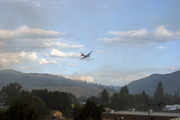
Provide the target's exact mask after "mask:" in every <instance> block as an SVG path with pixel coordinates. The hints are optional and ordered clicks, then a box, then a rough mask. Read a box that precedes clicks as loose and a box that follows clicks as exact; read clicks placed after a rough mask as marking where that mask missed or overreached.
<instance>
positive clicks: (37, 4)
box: [32, 1, 42, 6]
mask: <svg viewBox="0 0 180 120" xmlns="http://www.w3.org/2000/svg"><path fill="white" fill-rule="evenodd" d="M32 3H33V4H34V6H42V5H41V3H40V2H39V1H35V2H32Z"/></svg>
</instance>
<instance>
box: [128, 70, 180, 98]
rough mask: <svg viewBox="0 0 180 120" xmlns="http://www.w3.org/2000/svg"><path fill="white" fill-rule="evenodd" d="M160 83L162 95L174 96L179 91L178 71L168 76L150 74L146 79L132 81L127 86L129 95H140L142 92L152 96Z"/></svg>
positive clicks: (179, 72) (179, 74)
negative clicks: (162, 89) (162, 90)
mask: <svg viewBox="0 0 180 120" xmlns="http://www.w3.org/2000/svg"><path fill="white" fill-rule="evenodd" d="M159 81H161V82H162V84H163V88H164V93H169V94H172V95H174V92H175V91H180V87H179V86H178V85H180V70H179V71H175V72H172V73H168V74H156V73H155V74H152V75H150V76H148V77H145V78H142V79H139V80H136V81H133V82H131V83H129V84H128V85H127V87H128V89H129V93H130V94H136V93H142V91H143V90H144V91H145V92H146V93H147V94H148V95H152V96H153V95H154V92H155V90H156V87H157V84H158V82H159Z"/></svg>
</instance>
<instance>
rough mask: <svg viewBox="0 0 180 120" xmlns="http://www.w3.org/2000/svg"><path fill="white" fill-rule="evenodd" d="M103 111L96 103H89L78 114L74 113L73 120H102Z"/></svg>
mask: <svg viewBox="0 0 180 120" xmlns="http://www.w3.org/2000/svg"><path fill="white" fill-rule="evenodd" d="M102 110H103V107H102V106H98V105H97V104H96V103H95V102H94V101H87V102H86V104H85V106H84V107H83V108H82V109H81V110H80V112H79V113H78V114H77V113H76V114H75V113H73V120H102ZM74 111H75V110H74ZM76 112H77V111H76Z"/></svg>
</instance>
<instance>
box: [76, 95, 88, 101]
mask: <svg viewBox="0 0 180 120" xmlns="http://www.w3.org/2000/svg"><path fill="white" fill-rule="evenodd" d="M86 101H87V97H86V96H81V97H79V98H77V102H86Z"/></svg>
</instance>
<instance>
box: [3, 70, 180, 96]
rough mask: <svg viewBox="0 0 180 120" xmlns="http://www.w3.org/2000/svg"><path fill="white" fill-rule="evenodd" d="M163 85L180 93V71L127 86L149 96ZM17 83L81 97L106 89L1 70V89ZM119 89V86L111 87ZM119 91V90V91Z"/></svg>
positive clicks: (68, 80)
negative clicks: (158, 86)
mask: <svg viewBox="0 0 180 120" xmlns="http://www.w3.org/2000/svg"><path fill="white" fill-rule="evenodd" d="M159 81H161V82H162V84H163V88H164V92H165V93H166V92H167V93H169V94H172V95H174V92H175V91H180V87H179V85H180V71H176V72H173V73H170V74H164V75H162V74H152V75H150V76H148V77H146V78H142V79H139V80H136V81H133V82H131V83H129V84H128V85H127V87H128V89H129V93H130V94H135V93H142V91H143V90H144V91H145V92H146V93H147V94H149V95H153V94H154V91H155V90H156V87H157V84H158V82H159ZM14 82H17V83H19V84H20V85H22V87H23V89H25V90H29V91H30V90H32V89H48V90H50V91H56V90H57V91H63V92H71V93H72V94H74V95H76V97H80V96H92V95H94V96H97V95H99V93H100V92H102V90H103V89H104V86H100V85H97V84H94V83H91V84H89V83H87V82H82V81H75V80H71V79H67V78H64V77H62V76H57V75H51V74H38V73H22V72H18V71H15V70H1V71H0V89H1V88H2V87H3V86H6V85H7V84H9V83H14ZM111 87H113V88H117V89H118V88H119V89H120V87H118V86H116V87H115V86H111ZM117 91H118V90H117ZM108 92H109V93H110V94H111V95H112V94H113V93H114V91H113V90H111V89H110V88H109V90H108Z"/></svg>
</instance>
